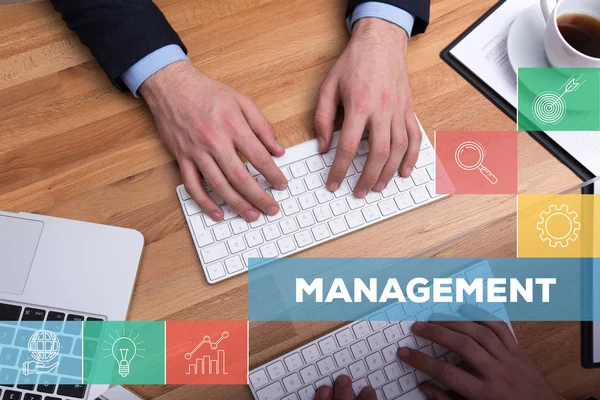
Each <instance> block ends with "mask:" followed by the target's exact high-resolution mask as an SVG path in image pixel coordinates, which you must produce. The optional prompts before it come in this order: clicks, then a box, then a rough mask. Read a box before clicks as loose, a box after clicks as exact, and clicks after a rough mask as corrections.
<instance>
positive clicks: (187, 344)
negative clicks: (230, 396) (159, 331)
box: [166, 321, 248, 385]
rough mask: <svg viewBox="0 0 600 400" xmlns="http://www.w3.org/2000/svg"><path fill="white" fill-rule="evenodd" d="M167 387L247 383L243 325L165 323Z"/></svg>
mask: <svg viewBox="0 0 600 400" xmlns="http://www.w3.org/2000/svg"><path fill="white" fill-rule="evenodd" d="M166 329H167V335H166V336H167V339H166V341H167V348H166V353H167V354H166V364H167V365H166V371H167V372H166V374H167V376H166V381H167V384H188V385H190V384H191V385H240V384H243V385H245V384H247V383H248V322H247V321H167V328H166Z"/></svg>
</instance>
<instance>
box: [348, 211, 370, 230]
mask: <svg viewBox="0 0 600 400" xmlns="http://www.w3.org/2000/svg"><path fill="white" fill-rule="evenodd" d="M346 222H347V223H348V226H349V227H350V229H354V228H357V227H359V226H361V225H364V223H365V219H364V218H363V216H362V214H361V213H360V212H358V211H357V212H353V213H351V214H348V215H346Z"/></svg>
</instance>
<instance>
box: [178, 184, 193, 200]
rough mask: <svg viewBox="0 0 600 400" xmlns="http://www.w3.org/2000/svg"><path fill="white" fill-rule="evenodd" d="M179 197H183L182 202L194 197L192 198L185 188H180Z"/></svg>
mask: <svg viewBox="0 0 600 400" xmlns="http://www.w3.org/2000/svg"><path fill="white" fill-rule="evenodd" d="M179 196H180V197H181V200H189V199H191V198H192V196H190V194H189V193H188V192H187V191H186V190H185V187H183V186H181V187H180V188H179Z"/></svg>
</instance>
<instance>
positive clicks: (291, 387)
mask: <svg viewBox="0 0 600 400" xmlns="http://www.w3.org/2000/svg"><path fill="white" fill-rule="evenodd" d="M282 382H283V385H284V386H285V389H286V390H287V391H288V392H293V391H295V390H297V389H298V388H300V386H301V385H302V382H300V376H299V375H298V373H296V372H294V373H293V374H291V375H288V376H286V377H285V378H283V379H282Z"/></svg>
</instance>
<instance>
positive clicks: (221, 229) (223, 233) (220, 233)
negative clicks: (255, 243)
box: [213, 224, 231, 241]
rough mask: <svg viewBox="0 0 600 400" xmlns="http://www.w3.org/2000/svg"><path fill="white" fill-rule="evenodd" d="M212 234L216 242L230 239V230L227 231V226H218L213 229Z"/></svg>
mask: <svg viewBox="0 0 600 400" xmlns="http://www.w3.org/2000/svg"><path fill="white" fill-rule="evenodd" d="M213 233H214V234H215V239H217V240H218V241H221V240H224V239H227V238H229V237H231V230H230V229H229V225H227V224H220V225H218V226H215V227H214V228H213Z"/></svg>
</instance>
